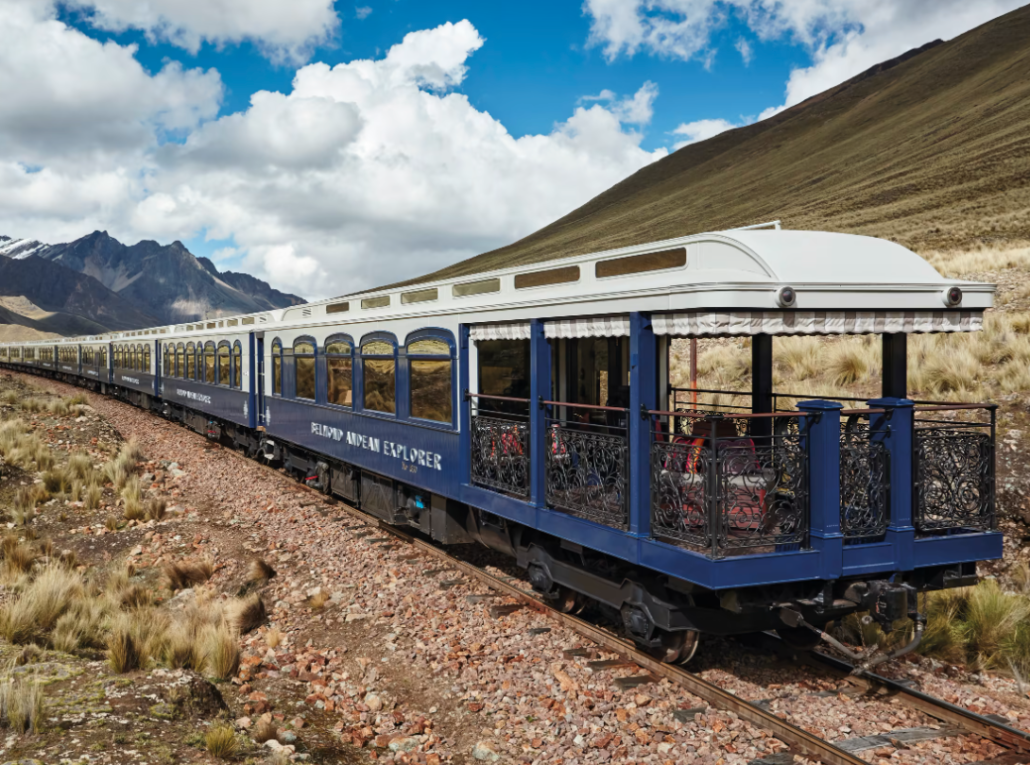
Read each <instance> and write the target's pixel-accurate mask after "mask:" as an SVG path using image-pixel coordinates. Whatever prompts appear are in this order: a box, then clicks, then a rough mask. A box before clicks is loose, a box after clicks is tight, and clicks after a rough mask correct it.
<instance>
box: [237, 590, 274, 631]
mask: <svg viewBox="0 0 1030 765" xmlns="http://www.w3.org/2000/svg"><path fill="white" fill-rule="evenodd" d="M266 621H268V612H267V611H266V610H265V604H264V601H262V600H261V595H260V594H258V593H256V592H255V593H253V594H251V595H248V596H247V597H246V598H243V599H241V600H237V601H235V602H234V603H233V604H232V605H231V606H230V608H229V623H230V624H231V625H232V628H233V629H234V630H235V631H236V632H238V633H239V634H241V635H246V634H247V633H248V632H251V631H253V630H256V629H257V628H258V627H260V626H261V625H262V624H264V623H265V622H266Z"/></svg>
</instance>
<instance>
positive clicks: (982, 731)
mask: <svg viewBox="0 0 1030 765" xmlns="http://www.w3.org/2000/svg"><path fill="white" fill-rule="evenodd" d="M255 462H256V464H258V465H259V466H260V467H261V468H262V469H264V470H267V471H269V472H272V473H275V474H276V475H280V476H281V475H283V474H282V473H281V472H280V471H278V470H275V469H274V468H272V467H270V466H268V465H264V464H262V463H260V462H257V461H255ZM299 485H300V487H301V488H302V489H303V490H304V491H306V492H310V493H311V494H312V495H314V496H317V497H318V498H319V501H320V502H323V503H325V502H327V501H328V502H331V503H332V504H333V506H334V507H339V508H341V509H342V510H343V511H344V512H346V513H347V514H349V515H351V516H352V517H354V518H356V519H358V520H361V521H362V522H363V523H365V524H368V525H370V526H372V527H375V528H377V529H378V530H379V531H381V532H383V533H384V534H388V535H389V536H390V538H392V539H394V540H396V541H398V542H400V543H403V544H405V545H408V546H410V547H412V548H414V549H416V550H418V551H420V552H422V553H424V554H426V555H428V556H431V557H434V558H437V559H439V560H441V561H443V562H445V563H446V564H447V566H448V567H450V568H454V569H457V570H458V571H460V572H462V573H464V574H466V575H467V576H469V577H471V578H472V579H475V580H478V581H479V582H481V583H482V584H483V585H485V586H486V587H488V588H490V589H491V590H494V591H495V592H497V593H499V594H502V595H506V596H509V597H512V598H515V599H516V600H518V601H519V602H520V603H521V604H522V605H524V606H526V607H529V608H533V609H535V610H537V611H539V612H541V613H543V614H545V615H546V616H547V617H548V618H549V619H551V620H552V621H554V622H555V623H557V624H561V625H563V626H565V627H568V628H569V629H571V630H573V631H574V632H576V633H577V634H579V635H581V636H582V637H584V638H586V639H587V640H590V641H591V642H593V643H596V644H597V645H598V646H600V647H602V648H604V649H606V650H607V651H609V652H611V653H614V654H616V655H618V656H621V657H622V659H623V660H624V661H625V662H626V664H632V665H636V666H638V667H640V668H641V669H642V670H645V671H646V672H647V673H648V674H649V675H651V677H652V678H653V680H658V679H662V678H664V679H667V680H669V681H670V682H671V683H675V684H677V685H679V686H680V687H681V688H683V689H685V690H686V691H688V692H689V693H692V694H693V695H695V696H697V697H698V698H700V699H702V700H703V701H705V702H707V703H708V704H709V705H710V706H712V707H714V708H716V709H721V710H723V711H727V712H733V713H734V714H736V715H737V716H738V717H740V718H741V719H742V720H745V721H747V722H749V723H751V724H752V725H756V726H758V727H761V728H764V729H765V730H768V731H770V732H771V733H773V734H774V735H775V736H776V738H778V739H779V740H780V741H782V742H783V743H785V744H787V746H788V747H790V751H791V752H792V753H793V754H798V755H802V756H804V757H807V758H809V759H812V760H817V761H819V762H822V763H825V765H868V761H867V760H864V759H862V758H861V757H858V756H857V755H856V754H854V753H852V752H850V751H847V750H846V749H843V748H841V747H839V746H837V745H835V744H834V743H832V742H829V741H826V740H824V739H821V738H819V737H818V736H816V735H814V734H812V733H809V732H808V731H806V730H804V729H802V728H800V727H798V726H796V725H793V724H792V723H790V722H788V721H787V720H784V719H782V718H781V717H779V716H777V715H776V714H774V713H773V712H770V711H769V710H767V709H764V708H763V707H762V706H759V705H758V704H754V703H752V702H749V701H746V700H744V699H741V698H739V697H738V696H736V695H734V694H733V693H730V692H729V691H726V690H724V689H722V688H719V687H718V686H717V685H714V684H712V683H709V682H708V681H706V680H704V679H703V678H701V677H699V676H697V675H696V674H694V673H692V672H689V671H688V670H686V669H683V668H682V667H679V666H675V665H671V664H666V663H664V662H661V661H658V660H657V659H655V658H654V657H652V656H651V655H650V654H647V653H645V652H644V651H641V650H640V649H639V648H637V646H636V645H635V644H634V643H632V642H631V641H628V640H626V639H624V638H622V637H620V636H618V635H615V634H613V633H612V632H609V631H608V630H606V629H604V628H602V627H599V626H597V625H595V624H592V623H591V622H589V621H586V620H585V619H581V618H580V617H578V616H574V615H572V614H566V613H562V612H561V611H558V610H556V609H554V608H552V607H551V606H550V605H549V604H548V603H546V602H545V601H544V600H542V599H541V598H540V597H538V596H537V595H536V594H535V593H533V592H532V591H529V590H525V589H523V588H522V587H519V586H516V585H515V584H513V583H512V581H513V580H509V579H506V578H502V577H499V576H497V575H495V574H492V573H490V572H489V571H486V570H484V569H482V568H480V567H479V566H476V565H474V564H472V563H469V562H467V561H464V560H461V559H460V558H456V557H455V556H453V555H451V554H450V553H448V552H447V551H446V550H444V549H442V548H440V547H437V546H436V545H433V544H430V543H429V542H426V541H425V540H423V539H421V538H419V537H417V536H414V535H413V534H409V533H408V532H406V531H404V530H403V529H399V528H397V527H394V526H391V525H390V524H387V523H384V522H383V521H381V520H379V519H378V518H375V517H374V516H371V515H368V514H367V513H365V512H363V511H361V510H358V509H356V508H353V507H351V506H350V505H348V504H347V503H345V502H343V501H341V500H337V499H335V498H330V497H326V495H324V494H322V493H321V492H319V491H317V490H316V489H313V488H311V487H309V486H305V485H304V484H303V482H299ZM375 541H385V539H383V540H375ZM442 570H443V569H441V571H442ZM501 613H510V609H508V610H505V609H504V608H503V607H501ZM763 643H764V644H765V645H766V646H767V647H769V648H771V649H773V650H775V651H777V652H780V653H783V654H789V655H790V657H791V658H792V659H794V660H796V661H799V662H800V663H803V664H806V665H808V666H810V667H814V668H817V669H821V670H823V671H830V672H833V673H834V674H836V675H838V676H840V677H841V678H847V681H848V682H849V683H851V684H853V685H855V686H856V687H857V688H858V689H859V690H862V691H865V692H869V693H878V694H884V695H890V696H892V697H894V698H897V699H898V700H899V701H900V702H901V703H902V704H904V705H905V706H908V707H909V708H911V709H915V710H917V711H920V712H922V713H923V714H926V715H927V716H929V717H932V718H934V719H936V720H939V721H941V722H942V723H945V724H946V725H948V726H951V727H952V728H955V729H959V730H961V731H963V732H965V733H969V734H974V735H977V736H981V737H983V738H986V739H989V740H991V741H993V742H995V743H996V744H998V745H999V746H1002V747H1004V748H1005V749H1008V750H1009V752H1010V754H1009V755H1005V756H1004V757H1002V758H996V759H995V760H991V761H990V762H985V763H976V764H975V765H1020V764H1022V763H1030V733H1027V732H1025V731H1022V730H1019V729H1017V728H1013V727H1011V726H1009V725H1007V724H1005V723H1003V722H1001V721H1000V720H997V719H993V718H992V717H987V716H985V715H980V714H977V713H976V712H972V711H970V710H968V709H965V708H963V707H960V706H957V705H955V704H951V703H949V702H947V701H944V700H943V699H938V698H936V697H934V696H930V695H929V694H925V693H922V692H921V691H918V690H915V689H913V688H909V687H908V686H906V685H904V684H903V683H899V682H897V681H895V680H891V679H889V678H886V677H883V676H881V675H876V674H873V673H865V674H864V675H862V676H855V675H852V674H851V673H852V671H853V670H854V667H852V666H851V665H850V664H848V663H847V662H845V661H842V660H840V659H837V658H836V657H833V656H830V655H828V654H825V653H823V652H821V651H811V652H798V651H793V649H789V648H787V647H786V646H785V645H783V644H782V642H781V641H779V639H778V638H776V637H774V636H771V635H764V636H763ZM756 762H758V763H763V762H766V763H769V765H774V764H777V763H779V762H780V760H779V759H778V757H777V755H773V756H772V757H771V758H769V759H767V760H759V761H756ZM783 762H787V760H783Z"/></svg>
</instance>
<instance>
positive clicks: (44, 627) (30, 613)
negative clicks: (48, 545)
mask: <svg viewBox="0 0 1030 765" xmlns="http://www.w3.org/2000/svg"><path fill="white" fill-rule="evenodd" d="M83 595H84V590H83V586H82V579H81V578H80V577H79V575H78V574H76V573H75V572H73V571H69V570H68V569H66V568H63V567H61V566H55V565H51V566H47V567H45V568H44V569H43V570H42V571H41V572H40V574H39V575H38V576H37V577H36V578H35V579H33V580H32V582H30V583H29V585H28V586H27V587H26V588H25V589H24V590H23V591H22V594H21V596H20V597H19V598H18V599H17V600H16V601H14V602H13V603H9V604H6V605H5V606H4V608H3V610H2V611H0V630H2V632H3V634H4V637H6V638H7V639H8V640H9V641H10V642H12V643H17V644H19V645H24V644H26V643H34V642H43V643H45V642H46V641H47V640H48V638H49V636H50V632H51V631H52V630H53V629H54V626H55V625H56V624H57V620H58V619H60V618H61V616H62V615H63V614H64V613H65V612H66V611H68V609H69V608H70V607H71V606H72V604H73V603H74V602H75V601H77V600H79V599H81V598H82V597H83Z"/></svg>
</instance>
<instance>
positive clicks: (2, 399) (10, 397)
mask: <svg viewBox="0 0 1030 765" xmlns="http://www.w3.org/2000/svg"><path fill="white" fill-rule="evenodd" d="M17 403H18V394H17V393H16V392H15V391H13V390H7V391H4V392H3V394H2V395H0V404H6V405H7V406H15V405H16V404H17Z"/></svg>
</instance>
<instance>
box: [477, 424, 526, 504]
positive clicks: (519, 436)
mask: <svg viewBox="0 0 1030 765" xmlns="http://www.w3.org/2000/svg"><path fill="white" fill-rule="evenodd" d="M471 430H472V433H471V435H472V483H474V484H476V485H477V486H484V487H486V488H488V489H493V490H495V491H500V492H505V493H507V494H513V495H515V496H517V497H528V496H529V425H528V424H527V423H524V422H517V421H512V420H504V419H498V418H495V417H486V416H483V415H475V416H473V417H472V429H471Z"/></svg>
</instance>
